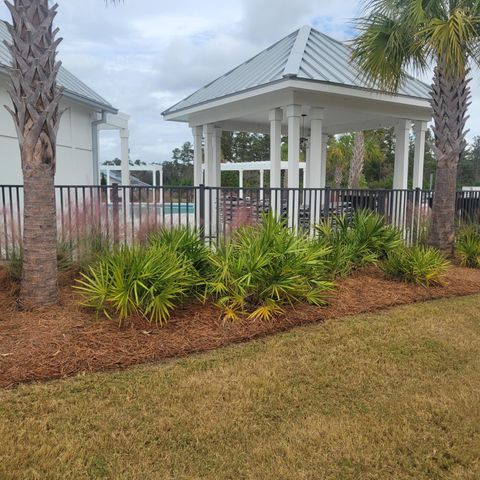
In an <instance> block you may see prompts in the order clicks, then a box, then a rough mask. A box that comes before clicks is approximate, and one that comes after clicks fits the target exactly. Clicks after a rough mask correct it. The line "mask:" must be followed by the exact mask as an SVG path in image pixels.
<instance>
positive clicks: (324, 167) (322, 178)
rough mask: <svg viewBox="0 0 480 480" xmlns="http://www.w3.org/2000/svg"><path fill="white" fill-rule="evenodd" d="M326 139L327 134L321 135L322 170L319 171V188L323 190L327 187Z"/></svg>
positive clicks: (327, 137)
mask: <svg viewBox="0 0 480 480" xmlns="http://www.w3.org/2000/svg"><path fill="white" fill-rule="evenodd" d="M328 139H329V136H328V135H327V134H323V135H322V168H321V169H320V185H321V187H320V188H325V187H326V186H327V150H328Z"/></svg>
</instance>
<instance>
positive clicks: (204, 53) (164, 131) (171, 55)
mask: <svg viewBox="0 0 480 480" xmlns="http://www.w3.org/2000/svg"><path fill="white" fill-rule="evenodd" d="M359 4H360V2H358V0H342V2H337V1H333V0H295V1H278V0H238V1H236V2H225V1H223V0H222V1H220V0H209V1H208V2H198V1H197V0H177V1H176V2H163V1H158V0H157V1H153V0H125V1H124V2H123V3H120V4H119V5H118V6H117V7H111V6H109V7H108V8H106V7H105V6H104V2H102V1H101V0H59V10H58V16H57V19H56V23H57V26H59V27H60V32H61V36H62V37H63V38H64V40H63V42H62V44H61V46H60V58H61V60H62V61H63V63H64V66H65V67H66V68H68V69H69V70H70V71H71V72H72V73H74V74H75V75H77V76H78V77H79V78H80V79H81V80H83V81H84V82H85V83H87V84H88V85H90V86H91V87H92V88H93V89H94V90H96V91H97V92H98V93H99V94H100V95H102V96H103V97H105V98H106V99H107V100H108V101H110V102H111V103H112V104H113V105H115V106H116V107H117V108H119V109H120V110H121V111H124V112H126V113H128V114H130V115H131V121H130V131H131V156H132V158H134V159H136V158H141V159H143V160H146V161H155V162H158V161H163V160H166V159H168V158H169V157H170V153H171V150H173V148H175V147H176V146H179V145H180V144H182V143H183V142H184V141H186V140H190V135H191V132H190V130H189V128H188V127H187V126H186V125H183V124H179V123H175V122H165V121H163V119H162V117H161V112H162V111H164V110H165V109H167V108H168V107H170V106H171V105H173V104H175V103H177V102H178V101H180V100H182V99H183V98H184V97H186V96H187V95H189V94H191V93H193V91H195V90H197V89H198V88H201V87H202V86H204V85H205V84H207V83H208V82H210V81H212V80H214V79H215V78H217V77H218V76H220V75H223V74H224V73H226V72H227V71H228V70H230V69H231V68H234V67H235V66H237V65H239V64H240V63H242V62H244V61H245V60H247V59H248V58H250V57H252V56H253V55H255V54H256V53H258V52H259V51H260V50H262V49H264V48H266V47H268V46H269V45H271V44H272V43H274V42H276V41H277V40H279V39H280V38H282V37H284V36H285V35H288V34H289V33H291V32H293V31H294V30H296V29H297V28H299V27H300V26H302V25H303V24H311V25H313V26H315V27H316V28H318V29H319V30H321V31H323V32H325V33H327V34H329V35H332V36H334V37H335V38H338V39H342V40H345V39H350V38H352V36H353V35H354V29H353V26H352V19H353V18H354V17H355V16H357V15H358V13H359ZM0 17H1V18H5V19H7V18H9V17H8V11H7V9H6V7H5V6H4V5H3V3H2V4H0ZM428 80H429V79H428V77H427V81H428ZM472 87H473V94H474V102H473V104H472V107H471V120H470V122H469V128H470V129H471V133H470V136H473V135H474V134H477V133H480V124H479V123H478V120H477V119H478V118H480V117H479V115H478V114H480V102H479V101H478V100H480V86H479V85H477V83H476V82H473V83H472ZM119 154H120V142H119V138H118V133H116V132H105V133H103V134H102V140H101V158H102V159H108V158H111V157H114V156H118V155H119Z"/></svg>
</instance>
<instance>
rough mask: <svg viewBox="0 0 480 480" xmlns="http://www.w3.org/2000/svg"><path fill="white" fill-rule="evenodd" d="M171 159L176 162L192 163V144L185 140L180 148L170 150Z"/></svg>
mask: <svg viewBox="0 0 480 480" xmlns="http://www.w3.org/2000/svg"><path fill="white" fill-rule="evenodd" d="M172 160H173V161H174V162H176V163H183V164H189V163H192V162H193V145H192V144H191V143H190V142H185V143H184V144H183V145H182V146H181V147H180V148H175V149H174V150H173V151H172Z"/></svg>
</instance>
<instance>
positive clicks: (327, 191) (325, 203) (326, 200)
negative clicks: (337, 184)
mask: <svg viewBox="0 0 480 480" xmlns="http://www.w3.org/2000/svg"><path fill="white" fill-rule="evenodd" d="M324 195H325V198H324V201H323V219H324V220H327V219H328V217H329V211H330V187H325V191H324Z"/></svg>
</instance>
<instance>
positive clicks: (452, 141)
mask: <svg viewBox="0 0 480 480" xmlns="http://www.w3.org/2000/svg"><path fill="white" fill-rule="evenodd" d="M467 74H468V72H467ZM469 82H470V79H469V78H468V77H467V75H465V76H463V77H459V78H448V77H446V76H445V75H444V74H443V70H442V68H441V67H440V66H438V67H437V68H436V69H435V72H434V80H433V85H432V93H431V95H432V108H433V120H434V127H433V132H434V135H435V146H434V152H435V156H436V159H437V174H436V182H435V193H434V199H433V209H432V222H431V227H430V231H429V237H428V242H429V244H430V245H432V246H434V247H436V248H438V249H440V250H441V251H442V252H444V253H445V254H447V255H452V254H453V249H454V242H455V203H456V187H457V167H458V162H459V160H460V156H461V155H462V152H463V150H464V149H465V147H466V140H465V135H466V133H467V132H466V131H465V123H466V121H467V119H468V117H467V109H468V106H469V100H470V87H469Z"/></svg>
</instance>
